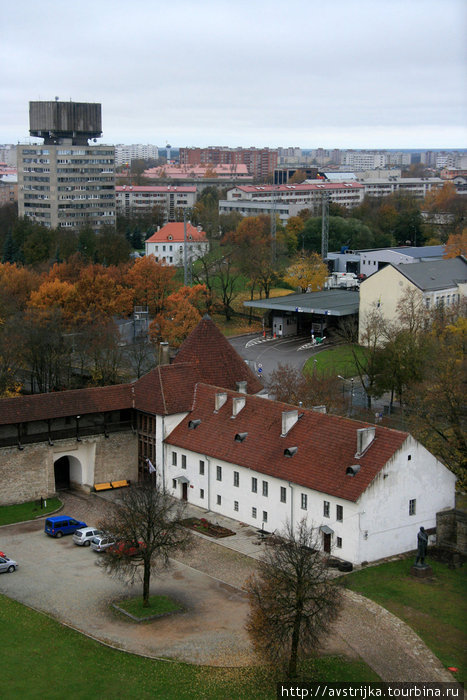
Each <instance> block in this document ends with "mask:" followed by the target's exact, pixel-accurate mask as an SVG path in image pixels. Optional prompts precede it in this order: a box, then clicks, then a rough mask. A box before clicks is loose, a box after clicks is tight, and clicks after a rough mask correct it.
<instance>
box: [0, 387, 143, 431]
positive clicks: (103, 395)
mask: <svg viewBox="0 0 467 700" xmlns="http://www.w3.org/2000/svg"><path fill="white" fill-rule="evenodd" d="M131 389H132V385H131V384H117V385H115V386H102V387H91V388H88V389H72V390H70V391H57V392H51V393H48V394H34V395H32V396H17V397H13V398H10V399H0V425H1V424H3V425H7V424H10V423H19V422H26V421H35V420H48V419H49V418H64V417H65V416H75V415H85V414H87V413H102V412H103V411H117V410H119V409H124V408H131V407H132V391H131Z"/></svg>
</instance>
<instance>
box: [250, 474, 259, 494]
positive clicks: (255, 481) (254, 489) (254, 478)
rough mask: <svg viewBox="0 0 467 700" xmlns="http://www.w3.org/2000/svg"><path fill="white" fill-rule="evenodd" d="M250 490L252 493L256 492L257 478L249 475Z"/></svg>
mask: <svg viewBox="0 0 467 700" xmlns="http://www.w3.org/2000/svg"><path fill="white" fill-rule="evenodd" d="M251 490H252V492H253V493H258V479H257V478H256V477H255V476H252V477H251Z"/></svg>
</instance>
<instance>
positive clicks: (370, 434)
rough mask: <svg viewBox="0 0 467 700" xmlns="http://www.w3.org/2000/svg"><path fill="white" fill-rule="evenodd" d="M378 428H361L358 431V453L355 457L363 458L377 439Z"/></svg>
mask: <svg viewBox="0 0 467 700" xmlns="http://www.w3.org/2000/svg"><path fill="white" fill-rule="evenodd" d="M375 432H376V427H375V426H374V425H373V426H371V427H369V428H360V429H359V430H357V452H356V454H355V457H357V458H358V457H361V456H362V454H363V453H364V452H366V450H367V449H368V448H369V446H370V445H371V443H372V442H373V440H374V439H375Z"/></svg>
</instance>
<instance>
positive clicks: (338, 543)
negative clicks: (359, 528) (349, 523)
mask: <svg viewBox="0 0 467 700" xmlns="http://www.w3.org/2000/svg"><path fill="white" fill-rule="evenodd" d="M336 547H337V548H338V549H342V537H338V538H337V541H336Z"/></svg>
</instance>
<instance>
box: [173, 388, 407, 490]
mask: <svg viewBox="0 0 467 700" xmlns="http://www.w3.org/2000/svg"><path fill="white" fill-rule="evenodd" d="M216 391H218V389H216V388H215V387H213V386H208V385H206V384H198V385H197V386H196V389H195V400H194V404H193V410H192V411H191V413H190V414H189V415H188V416H187V417H186V418H185V419H184V420H183V421H182V422H181V423H180V424H179V425H178V426H177V427H176V428H175V429H174V430H173V431H172V433H171V434H170V435H169V436H168V437H167V438H166V440H165V442H166V443H167V444H170V445H176V446H177V447H179V448H181V449H186V450H192V451H193V452H199V453H203V454H207V455H209V456H210V457H212V458H214V459H220V460H225V461H227V462H231V463H232V464H238V465H239V466H243V467H247V468H249V469H252V470H255V471H258V472H260V473H262V474H267V475H268V476H273V477H277V478H279V479H284V480H287V481H291V482H293V483H294V484H298V485H300V486H304V487H306V488H310V489H313V490H315V491H319V492H321V493H326V494H330V495H332V496H335V497H337V498H343V499H346V500H348V501H357V500H358V498H359V497H360V496H361V494H362V493H363V492H364V491H365V489H366V488H367V487H368V486H369V484H370V483H371V482H372V481H373V479H374V478H375V477H376V475H377V474H378V473H379V472H380V471H381V469H382V468H383V467H384V466H385V464H387V462H388V461H389V460H390V459H391V458H392V457H393V456H394V455H395V453H396V452H397V451H398V450H399V449H400V448H401V446H402V445H403V443H404V442H405V440H406V439H407V437H408V433H403V432H400V431H398V430H391V429H389V428H383V427H379V426H377V427H376V434H375V439H374V441H373V442H372V443H371V444H370V446H369V447H368V449H367V450H366V452H364V454H363V456H362V457H360V458H356V457H355V453H356V451H357V430H358V429H359V428H365V427H368V425H369V424H368V423H362V422H360V421H354V420H351V419H349V418H341V417H339V416H333V415H326V414H322V413H318V412H314V411H310V410H306V409H303V410H300V412H299V414H300V413H302V414H303V416H302V417H301V418H300V419H299V420H298V421H297V423H296V424H295V425H294V426H293V427H292V428H291V429H290V431H289V432H288V434H287V435H286V436H285V437H281V432H282V412H283V411H288V410H293V409H294V408H296V407H293V406H289V405H287V404H283V403H279V402H277V401H270V400H268V399H263V398H260V397H258V396H245V395H244V394H239V393H237V392H227V393H228V399H227V402H226V403H225V404H224V405H223V406H222V407H221V409H220V410H219V411H218V412H217V413H215V412H214V406H215V394H216ZM234 396H237V397H238V396H243V397H244V398H245V400H246V402H245V406H244V408H243V409H242V410H241V411H240V412H239V413H238V415H237V416H236V417H235V418H234V419H232V418H231V416H232V399H233V397H234ZM197 419H200V420H201V423H200V424H199V425H198V427H197V428H196V429H195V430H190V429H189V428H188V422H189V421H190V420H197ZM243 432H245V433H248V435H247V437H246V439H245V440H244V441H243V442H236V441H235V439H234V438H235V435H236V434H237V433H243ZM290 447H298V450H297V452H296V454H295V455H294V456H293V457H285V456H284V450H285V449H286V448H290ZM354 464H359V465H360V470H359V471H358V472H357V473H356V474H355V476H347V475H346V469H347V467H349V466H352V465H354Z"/></svg>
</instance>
